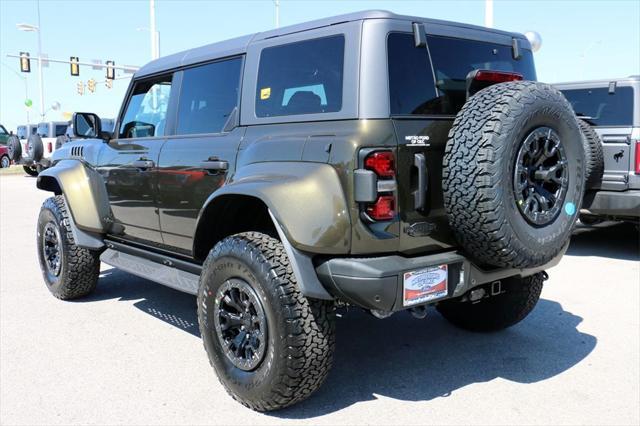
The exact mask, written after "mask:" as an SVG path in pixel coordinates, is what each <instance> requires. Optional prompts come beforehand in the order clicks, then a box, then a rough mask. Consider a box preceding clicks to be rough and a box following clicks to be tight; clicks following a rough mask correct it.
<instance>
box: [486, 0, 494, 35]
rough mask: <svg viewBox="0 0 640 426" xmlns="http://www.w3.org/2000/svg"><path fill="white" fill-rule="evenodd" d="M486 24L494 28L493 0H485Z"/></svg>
mask: <svg viewBox="0 0 640 426" xmlns="http://www.w3.org/2000/svg"><path fill="white" fill-rule="evenodd" d="M484 26H485V27H487V28H493V0H484Z"/></svg>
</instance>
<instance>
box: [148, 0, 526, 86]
mask: <svg viewBox="0 0 640 426" xmlns="http://www.w3.org/2000/svg"><path fill="white" fill-rule="evenodd" d="M365 19H395V20H403V21H412V22H424V23H426V24H429V23H432V24H440V25H448V26H451V27H460V28H472V29H476V30H482V31H487V32H492V33H498V34H503V35H508V36H511V37H517V38H523V39H524V36H523V35H522V34H518V33H510V32H507V31H501V30H496V29H493V28H485V27H481V26H477V25H471V24H462V23H459V22H450V21H442V20H437V19H429V18H422V17H416V16H406V15H397V14H395V13H392V12H388V11H385V10H365V11H361V12H354V13H348V14H345V15H337V16H332V17H329V18H323V19H317V20H314V21H308V22H303V23H301V24H295V25H289V26H286V27H282V28H278V29H274V30H270V31H265V32H261V33H255V34H250V35H246V36H242V37H237V38H232V39H229V40H225V41H221V42H218V43H212V44H208V45H205V46H201V47H196V48H194V49H189V50H185V51H183V52H178V53H174V54H172V55H168V56H164V57H162V58H158V59H156V60H154V61H151V62H149V63H148V64H146V65H144V66H143V67H142V68H140V69H139V70H138V71H137V72H136V74H135V76H136V77H141V76H145V75H150V74H155V73H157V72H162V71H164V70H168V69H173V68H178V67H181V66H188V65H192V64H197V63H199V62H205V61H208V60H212V59H216V58H224V57H228V56H234V55H240V54H243V53H245V52H246V50H247V47H248V46H249V44H250V43H251V42H253V41H258V40H264V39H268V38H274V37H279V36H283V35H286V34H292V33H297V32H301V31H307V30H311V29H315V28H321V27H327V26H330V25H336V24H340V23H345V22H352V21H361V20H365ZM427 31H428V30H427Z"/></svg>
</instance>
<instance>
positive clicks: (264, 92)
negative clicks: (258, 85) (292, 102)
mask: <svg viewBox="0 0 640 426" xmlns="http://www.w3.org/2000/svg"><path fill="white" fill-rule="evenodd" d="M270 96H271V87H265V88H263V89H260V99H262V100H265V99H269V97H270Z"/></svg>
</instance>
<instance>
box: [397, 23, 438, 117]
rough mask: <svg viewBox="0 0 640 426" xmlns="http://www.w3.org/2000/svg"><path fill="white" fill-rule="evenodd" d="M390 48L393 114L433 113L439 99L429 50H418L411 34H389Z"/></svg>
mask: <svg viewBox="0 0 640 426" xmlns="http://www.w3.org/2000/svg"><path fill="white" fill-rule="evenodd" d="M387 46H388V49H387V51H388V62H389V65H388V67H389V95H390V102H391V103H390V107H391V114H392V115H407V114H429V113H432V110H433V106H432V104H433V102H434V101H435V99H436V97H437V96H436V88H435V85H434V84H433V73H432V72H431V67H429V58H428V56H427V49H420V48H416V47H415V41H414V38H413V34H407V33H391V34H389V38H388V40H387Z"/></svg>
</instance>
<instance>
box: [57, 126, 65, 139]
mask: <svg viewBox="0 0 640 426" xmlns="http://www.w3.org/2000/svg"><path fill="white" fill-rule="evenodd" d="M66 131H67V125H66V124H56V137H58V136H62V135H64V134H65V133H66Z"/></svg>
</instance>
